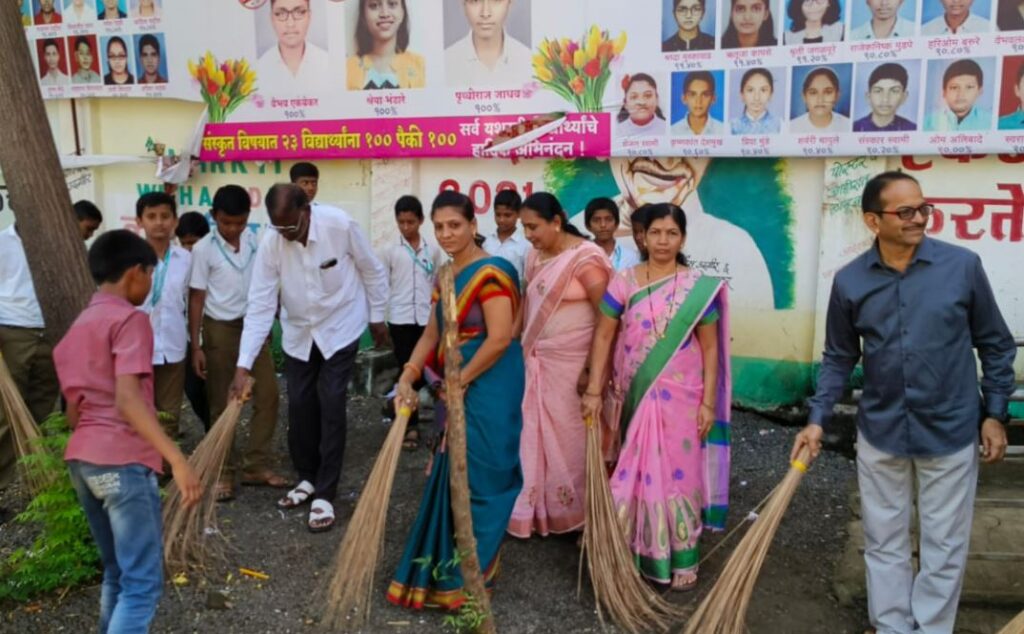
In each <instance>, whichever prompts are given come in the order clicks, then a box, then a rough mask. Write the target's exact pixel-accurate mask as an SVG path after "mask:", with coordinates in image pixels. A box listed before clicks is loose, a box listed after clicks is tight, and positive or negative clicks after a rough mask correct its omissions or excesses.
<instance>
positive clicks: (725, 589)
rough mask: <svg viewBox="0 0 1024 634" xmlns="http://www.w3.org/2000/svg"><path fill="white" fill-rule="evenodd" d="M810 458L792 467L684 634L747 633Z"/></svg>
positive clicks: (801, 458)
mask: <svg viewBox="0 0 1024 634" xmlns="http://www.w3.org/2000/svg"><path fill="white" fill-rule="evenodd" d="M809 455H810V454H809V452H808V450H807V448H806V447H805V448H804V449H802V450H801V451H800V453H799V454H798V455H797V458H796V460H794V461H793V462H792V463H791V465H790V469H789V472H788V473H787V474H786V477H785V478H783V480H782V483H781V484H779V486H778V487H777V488H776V490H775V493H774V494H773V495H772V497H771V499H770V500H769V501H768V503H767V504H765V506H764V509H763V510H762V511H761V514H760V515H759V516H758V518H757V520H756V521H755V522H754V525H753V526H752V527H751V528H750V530H748V531H747V534H746V535H744V536H743V539H742V540H741V541H740V543H739V545H737V546H736V550H734V551H733V553H732V555H730V557H729V561H728V562H726V564H725V568H723V569H722V574H721V575H719V577H718V581H717V582H716V583H715V586H714V587H713V588H712V589H711V592H709V593H708V595H707V596H706V597H704V600H703V601H702V602H701V604H700V606H699V607H698V608H697V611H696V612H694V613H693V616H691V617H690V620H689V621H688V622H687V623H686V629H685V630H684V634H743V633H744V632H746V631H747V626H746V620H747V609H748V608H749V607H750V597H751V595H752V594H753V593H754V585H755V584H756V583H757V577H758V575H759V574H760V573H761V566H762V564H764V560H765V557H766V556H767V554H768V549H769V547H771V545H772V540H773V539H774V538H775V533H776V532H778V530H779V524H780V523H781V522H782V517H783V515H785V514H786V509H787V508H789V503H790V502H791V501H792V499H793V495H794V494H795V493H796V490H797V487H799V486H800V481H801V480H802V479H803V477H804V474H805V473H807V463H808V459H809Z"/></svg>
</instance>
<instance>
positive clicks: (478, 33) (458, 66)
mask: <svg viewBox="0 0 1024 634" xmlns="http://www.w3.org/2000/svg"><path fill="white" fill-rule="evenodd" d="M517 1H518V0H517ZM512 2H513V0H462V8H463V10H464V11H465V13H466V21H468V22H469V33H468V34H467V35H466V37H464V38H462V39H461V40H458V41H457V42H455V43H454V44H452V45H451V46H449V47H448V48H446V49H445V51H444V64H445V69H446V72H447V76H448V84H449V85H460V86H474V87H476V86H492V85H495V84H521V83H523V82H524V81H526V80H527V79H528V78H529V76H530V68H531V62H530V48H529V47H528V46H526V45H524V44H523V43H522V42H520V41H519V40H517V39H515V38H514V37H511V36H510V35H509V34H508V32H507V31H506V30H505V22H506V20H507V19H508V12H509V9H510V8H511V7H512Z"/></svg>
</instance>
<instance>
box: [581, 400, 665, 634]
mask: <svg viewBox="0 0 1024 634" xmlns="http://www.w3.org/2000/svg"><path fill="white" fill-rule="evenodd" d="M586 425H587V448H586V452H587V491H586V505H585V511H586V524H585V525H584V528H583V549H582V551H581V553H580V557H581V560H580V576H581V579H580V580H581V582H582V573H583V559H586V562H587V567H588V570H589V572H590V583H591V585H592V586H593V588H594V598H595V599H596V600H597V614H598V617H599V618H600V619H601V621H602V622H604V612H605V611H607V613H608V616H609V617H611V620H612V621H614V622H615V624H616V625H618V626H619V627H620V628H622V629H623V630H626V631H627V632H632V633H633V634H636V633H637V632H645V631H652V630H654V631H662V632H663V631H666V630H668V629H669V627H670V626H671V625H672V623H673V622H674V621H678V620H680V619H681V618H682V612H681V610H679V609H678V608H676V607H674V606H672V605H671V604H669V603H667V602H666V601H664V600H663V599H662V598H661V597H660V596H659V595H658V594H657V593H656V592H655V591H654V590H653V589H652V588H651V586H649V585H648V584H647V582H646V581H644V579H643V578H642V577H641V576H640V573H639V571H638V570H637V567H636V563H635V562H634V560H633V554H632V553H631V552H630V550H629V543H628V541H627V536H626V534H625V532H624V530H625V527H624V526H622V524H621V523H620V522H619V520H618V517H617V516H616V513H615V504H614V502H613V500H612V493H611V488H610V487H609V485H608V472H607V471H606V470H605V466H604V458H603V456H602V455H601V430H600V425H599V424H597V423H595V422H594V421H593V420H592V419H587V421H586ZM581 585H582V583H581ZM602 608H603V609H602Z"/></svg>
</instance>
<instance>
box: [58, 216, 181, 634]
mask: <svg viewBox="0 0 1024 634" xmlns="http://www.w3.org/2000/svg"><path fill="white" fill-rule="evenodd" d="M155 266H156V253H155V252H154V251H153V248H152V247H150V246H149V245H148V244H147V243H146V241H145V240H143V239H142V238H140V237H138V236H136V235H135V234H133V233H131V232H130V231H125V230H118V231H111V232H109V233H105V234H103V235H102V236H100V237H99V238H98V239H97V240H96V242H95V243H93V245H92V248H91V249H89V269H90V271H91V272H92V276H93V279H94V280H96V283H97V284H98V285H99V292H97V293H96V294H95V295H93V298H92V301H91V302H90V303H89V306H88V307H86V309H85V310H83V311H82V314H81V315H79V316H78V319H76V320H75V323H74V324H72V326H71V328H70V329H69V330H68V332H67V334H66V335H65V336H64V338H63V339H62V340H61V341H60V343H59V344H58V345H57V347H56V348H54V351H53V358H54V363H55V365H56V367H57V376H58V378H59V379H60V386H61V392H62V393H63V395H64V398H65V399H66V400H67V404H68V405H67V416H68V422H69V423H70V425H71V427H72V429H73V430H74V431H73V432H72V434H71V439H70V440H69V441H68V448H67V451H66V452H65V454H64V459H65V460H66V461H67V463H68V469H69V471H70V473H71V481H72V483H73V484H74V486H75V491H76V492H77V494H78V500H79V502H80V503H81V504H82V507H83V508H84V510H85V515H86V518H87V519H88V521H89V528H90V530H91V532H92V536H93V538H94V539H95V540H96V545H97V547H98V548H99V551H100V558H101V560H102V561H103V590H102V594H101V597H100V626H99V631H100V633H101V634H106V633H109V634H121V633H125V632H147V631H148V630H149V623H150V621H152V620H153V616H154V614H155V613H156V607H157V603H158V601H159V600H160V591H161V588H162V586H163V548H162V546H163V540H162V537H161V533H162V531H161V518H160V492H159V489H158V488H157V483H156V474H157V473H160V472H161V470H162V460H166V461H167V463H168V464H170V465H171V469H172V471H173V473H174V480H175V482H176V483H177V485H178V488H179V489H180V490H181V492H182V496H183V498H184V501H185V503H186V504H188V505H191V504H195V503H196V502H197V501H198V500H199V496H200V493H201V491H200V486H199V480H198V478H197V477H196V475H195V473H194V472H193V471H192V468H191V467H189V465H188V462H187V461H186V459H185V456H184V455H182V453H181V451H180V450H179V449H178V447H177V445H175V444H174V442H172V441H171V439H170V438H168V437H167V435H166V434H165V433H164V432H163V430H162V429H161V427H160V423H159V422H158V421H157V417H156V408H155V407H154V405H153V360H152V355H153V330H152V328H151V327H150V324H149V318H148V317H147V316H146V315H145V314H144V313H142V312H139V311H138V310H136V307H137V306H138V305H140V304H142V302H143V301H145V299H146V296H147V295H148V294H149V291H150V286H151V285H152V278H153V267H155Z"/></svg>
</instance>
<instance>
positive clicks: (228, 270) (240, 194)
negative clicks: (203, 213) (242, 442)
mask: <svg viewBox="0 0 1024 634" xmlns="http://www.w3.org/2000/svg"><path fill="white" fill-rule="evenodd" d="M251 206H252V203H251V199H250V197H249V192H248V191H246V190H245V189H244V188H242V187H240V186H238V185H225V186H224V187H221V188H220V189H218V190H217V193H215V194H214V196H213V210H212V215H213V221H214V223H215V227H214V230H213V231H211V232H210V233H209V234H207V235H206V236H205V237H203V238H202V239H201V240H199V242H197V243H196V244H195V246H194V247H192V275H191V278H190V281H189V287H190V289H191V290H190V291H189V309H188V317H189V319H188V325H189V333H190V337H189V340H190V341H191V342H192V366H193V369H194V370H195V373H196V375H197V376H199V377H201V378H203V379H205V380H206V389H207V395H208V398H209V403H210V417H211V420H217V419H218V418H219V417H220V415H221V414H223V413H224V410H225V409H226V408H227V404H228V392H229V391H230V389H231V381H232V380H233V379H234V376H235V366H236V364H237V362H238V352H239V344H240V343H241V341H242V326H243V320H244V318H245V313H246V309H247V308H248V306H249V301H248V292H249V282H250V280H251V279H252V267H253V261H254V260H255V258H256V234H255V233H254V232H252V231H250V230H249V212H250V211H251ZM253 377H254V378H255V379H256V382H255V384H254V385H253V390H252V403H253V411H252V419H251V422H250V425H249V442H248V445H247V446H246V449H245V455H244V464H243V466H242V478H241V479H242V483H243V484H254V485H259V486H272V487H286V486H288V481H287V480H285V479H284V478H283V477H282V476H281V475H279V474H277V473H274V472H273V470H272V469H271V467H272V464H271V463H272V460H271V443H272V442H273V440H274V428H275V427H277V405H278V393H277V376H276V373H275V372H274V361H273V359H272V358H271V356H270V346H269V345H267V343H266V342H264V344H263V347H262V348H260V351H259V354H258V355H257V356H256V361H255V363H254V364H253ZM237 464H238V459H237V456H236V455H235V452H232V455H231V457H230V459H229V460H228V463H227V464H226V465H225V467H224V469H223V470H222V471H221V476H220V482H218V483H217V490H216V495H217V499H218V500H227V499H230V498H231V497H233V496H234V487H235V477H234V473H235V470H236V468H237Z"/></svg>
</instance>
